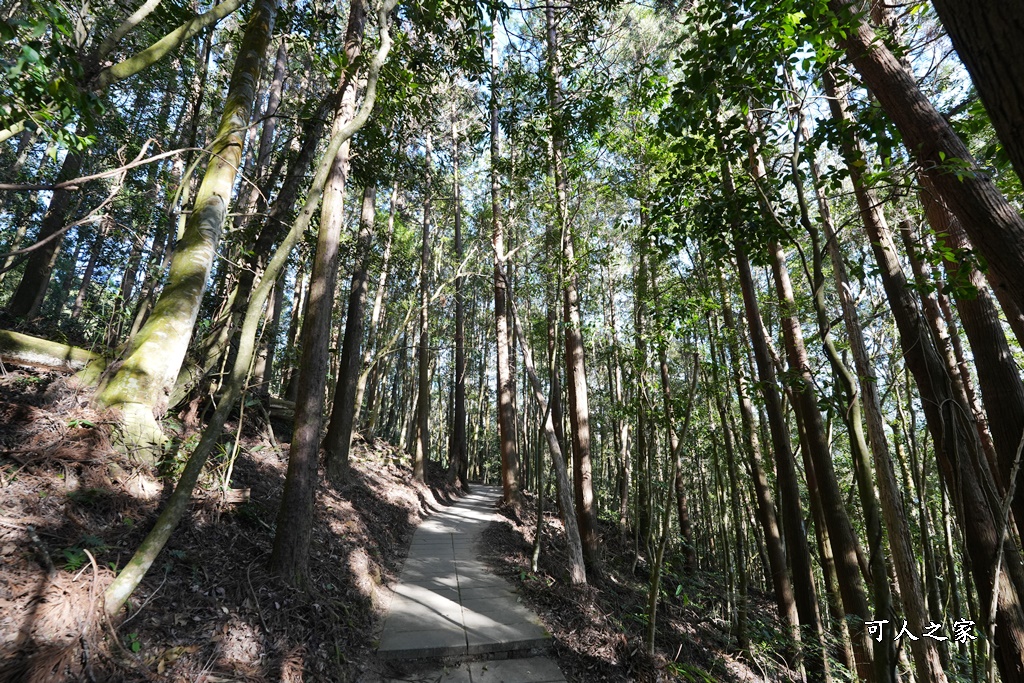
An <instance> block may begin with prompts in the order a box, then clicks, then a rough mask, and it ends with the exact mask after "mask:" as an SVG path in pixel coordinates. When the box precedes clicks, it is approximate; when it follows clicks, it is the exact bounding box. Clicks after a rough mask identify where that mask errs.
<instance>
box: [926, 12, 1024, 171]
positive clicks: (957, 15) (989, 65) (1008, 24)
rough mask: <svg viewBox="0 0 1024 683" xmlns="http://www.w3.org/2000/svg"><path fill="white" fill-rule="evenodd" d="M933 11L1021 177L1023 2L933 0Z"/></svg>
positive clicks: (1023, 148) (1023, 149)
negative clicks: (965, 68)
mask: <svg viewBox="0 0 1024 683" xmlns="http://www.w3.org/2000/svg"><path fill="white" fill-rule="evenodd" d="M935 11H936V12H938V14H939V18H940V19H942V25H943V27H944V28H945V29H946V33H947V34H948V35H949V39H950V41H952V43H953V47H955V48H956V52H957V54H958V55H959V56H960V61H962V62H963V63H964V66H966V67H967V71H968V72H969V73H970V74H971V80H972V81H973V82H974V87H975V88H977V90H978V96H979V97H981V101H982V103H984V105H985V109H986V110H987V111H988V116H989V119H991V121H992V127H993V128H995V131H996V135H998V136H999V140H1000V142H1002V143H1003V147H1004V148H1005V149H1006V152H1007V155H1008V156H1009V157H1010V161H1011V162H1012V163H1013V168H1014V170H1015V171H1016V172H1017V176H1018V177H1019V178H1020V179H1021V180H1022V181H1024V140H1022V138H1024V86H1022V84H1024V41H1021V39H1020V37H1021V35H1024V5H1022V4H1021V3H1019V2H1007V1H1006V0H974V2H970V3H963V2H955V1H954V0H935Z"/></svg>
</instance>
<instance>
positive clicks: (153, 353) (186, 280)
mask: <svg viewBox="0 0 1024 683" xmlns="http://www.w3.org/2000/svg"><path fill="white" fill-rule="evenodd" d="M250 12H251V14H250V18H249V21H248V24H247V25H246V29H245V34H244V35H243V38H242V45H241V46H240V48H239V52H238V57H237V59H236V61H235V66H234V69H233V71H232V73H231V82H230V84H229V85H228V94H227V98H226V101H225V106H224V111H223V113H222V115H221V119H220V125H219V126H218V129H217V138H216V140H215V141H214V143H213V146H212V155H213V156H212V157H211V160H210V163H209V165H208V166H207V169H206V174H205V176H204V177H203V182H202V184H201V185H200V187H199V192H198V194H197V195H196V200H195V204H194V207H193V211H192V214H191V216H190V217H189V219H188V222H187V224H186V228H185V233H184V235H183V236H182V238H181V240H180V241H179V243H178V245H177V247H176V250H175V253H174V257H173V259H172V261H171V272H170V275H169V277H168V282H167V286H166V287H165V288H164V290H163V292H162V293H161V295H160V298H159V299H158V300H157V302H156V304H155V306H154V308H153V313H152V314H151V315H150V317H149V319H148V320H147V321H146V324H145V325H144V326H143V328H142V329H141V330H140V331H139V334H138V336H137V337H136V338H135V340H134V342H133V344H132V346H131V349H130V350H129V352H128V354H127V357H126V358H125V360H124V363H123V364H122V365H121V367H120V369H119V370H118V371H117V374H115V375H114V376H113V377H112V378H111V380H110V381H109V382H108V383H107V385H106V387H104V388H103V389H102V391H101V392H100V393H99V394H98V395H97V397H96V400H97V402H98V403H99V404H100V405H102V406H105V407H111V408H118V409H120V410H121V411H122V413H123V415H124V420H125V427H126V429H125V432H126V437H127V439H128V441H129V442H137V443H139V444H140V445H143V446H149V445H157V444H162V442H163V434H162V432H161V430H160V427H159V425H157V424H156V421H155V416H156V415H160V414H162V413H163V411H164V410H166V408H167V405H166V403H167V398H168V396H169V395H170V391H171V388H172V386H173V384H174V381H175V380H176V379H177V376H178V370H179V369H180V368H181V364H182V362H183V361H184V359H185V352H186V350H187V349H188V343H189V339H190V338H191V336H192V330H193V327H194V326H195V321H196V317H197V316H198V314H199V307H200V304H201V303H202V298H203V293H204V292H205V291H206V283H207V280H208V279H209V275H210V269H211V267H212V266H213V261H214V258H215V256H216V253H217V247H218V244H219V242H220V234H221V228H222V226H223V223H224V219H225V217H226V216H227V212H228V206H229V202H230V197H231V191H232V186H233V184H234V181H235V176H236V173H237V169H238V166H239V163H240V161H241V154H242V142H243V138H242V135H243V131H244V130H246V129H247V128H248V124H249V114H250V112H251V110H252V106H253V100H254V98H255V94H256V93H255V90H256V84H257V83H258V82H259V74H260V66H261V64H262V61H263V56H264V54H265V53H266V50H267V45H268V44H269V42H270V35H271V32H272V29H273V25H274V18H275V17H276V14H277V0H259V1H258V2H257V3H256V4H254V5H253V7H252V10H251V11H250Z"/></svg>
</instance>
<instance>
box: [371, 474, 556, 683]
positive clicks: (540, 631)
mask: <svg viewBox="0 0 1024 683" xmlns="http://www.w3.org/2000/svg"><path fill="white" fill-rule="evenodd" d="M500 495H501V489H499V488H497V487H489V486H476V487H474V489H473V493H471V494H469V495H467V496H466V497H464V498H462V499H461V500H459V501H458V502H457V503H456V504H455V505H453V506H451V507H449V508H447V509H446V510H444V511H443V512H440V513H438V514H436V515H434V516H432V517H431V518H430V519H428V520H427V521H425V522H424V523H423V524H421V525H420V526H419V527H418V528H417V529H416V532H415V534H414V535H413V539H412V543H411V544H410V547H409V556H408V557H407V558H406V561H405V566H404V567H403V568H402V575H401V577H400V580H399V583H398V586H397V587H396V588H395V589H394V592H393V595H392V599H391V605H390V609H389V612H388V617H387V619H386V620H385V622H384V630H383V632H382V634H381V638H380V646H379V647H378V649H377V653H378V655H379V656H380V658H381V659H387V660H411V659H423V658H434V657H447V658H454V659H455V660H462V661H465V660H468V659H471V658H475V657H476V658H482V657H487V656H493V655H502V656H506V657H515V656H519V657H529V656H530V655H533V654H536V652H537V651H538V650H545V649H547V648H548V647H549V646H550V644H551V634H550V633H548V632H547V630H546V629H545V628H544V626H543V624H542V623H541V622H540V619H539V618H538V617H537V615H536V614H534V613H533V612H532V611H531V610H530V609H529V608H527V607H526V606H525V605H523V604H522V603H521V602H519V599H518V595H517V594H516V592H515V591H514V590H513V589H512V587H511V586H509V584H508V583H507V582H506V581H505V580H504V579H502V578H501V577H498V576H495V575H494V574H493V573H492V572H491V571H490V569H489V568H488V567H487V566H486V565H485V564H484V563H483V562H482V561H481V560H480V559H479V555H478V552H477V549H476V546H477V543H478V541H479V538H480V535H481V533H482V532H483V530H484V529H485V528H486V527H487V524H488V523H490V522H491V520H492V519H494V503H495V501H496V500H497V499H498V498H499V497H500ZM433 674H438V675H442V674H443V676H449V675H450V676H454V677H453V678H446V677H440V678H438V677H436V676H434V675H433ZM426 680H442V681H449V680H450V681H453V682H454V681H473V682H474V683H479V682H481V681H483V682H488V683H498V682H499V681H501V682H508V683H512V682H513V681H522V682H523V683H545V682H547V681H564V680H565V679H564V678H563V677H562V674H561V672H560V671H559V670H558V666H557V665H556V664H555V663H554V662H553V661H552V660H550V659H546V658H537V657H530V658H528V659H505V660H500V661H497V660H490V661H477V662H466V663H463V664H460V665H458V666H457V667H455V668H451V669H447V670H443V671H434V672H431V676H430V677H428V678H426Z"/></svg>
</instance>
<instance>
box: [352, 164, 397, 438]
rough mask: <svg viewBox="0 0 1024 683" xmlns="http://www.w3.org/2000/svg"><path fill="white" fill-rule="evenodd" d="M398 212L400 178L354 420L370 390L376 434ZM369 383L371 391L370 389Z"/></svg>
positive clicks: (369, 431) (370, 423) (370, 425)
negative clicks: (381, 331) (383, 324)
mask: <svg viewBox="0 0 1024 683" xmlns="http://www.w3.org/2000/svg"><path fill="white" fill-rule="evenodd" d="M397 213H398V181H395V183H394V184H393V185H392V187H391V201H390V208H389V210H388V228H387V235H388V236H387V241H386V242H385V243H384V255H383V256H382V257H381V266H380V277H379V278H378V280H377V293H376V294H375V295H374V297H373V312H372V313H371V314H370V329H369V330H368V331H367V333H366V350H365V351H364V352H363V363H362V365H363V371H362V373H360V375H359V383H358V384H357V385H356V398H355V411H356V412H355V415H354V416H353V420H354V421H355V422H356V423H358V422H359V413H360V410H361V409H362V405H363V394H364V392H365V393H366V407H367V410H368V412H369V419H368V420H367V421H366V436H367V438H368V439H370V438H372V437H373V434H374V431H375V430H376V428H377V415H378V412H379V411H378V405H379V397H380V392H379V391H378V387H379V385H380V368H381V363H379V362H378V360H380V359H377V360H375V359H374V357H373V354H374V353H375V352H376V351H377V331H378V328H379V327H380V316H381V312H382V311H383V310H384V295H385V294H386V293H387V284H388V268H389V267H390V265H391V244H392V242H393V241H394V238H395V215H396V214H397ZM367 386H369V391H367Z"/></svg>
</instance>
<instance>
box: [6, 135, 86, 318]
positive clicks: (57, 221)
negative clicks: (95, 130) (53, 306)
mask: <svg viewBox="0 0 1024 683" xmlns="http://www.w3.org/2000/svg"><path fill="white" fill-rule="evenodd" d="M82 161H83V157H82V154H81V153H78V152H72V151H69V152H68V153H67V155H66V156H65V157H64V163H63V165H61V169H60V173H58V174H57V179H56V181H55V182H57V183H63V182H66V181H68V180H72V179H73V178H77V177H78V174H79V172H80V171H81V170H82ZM73 196H74V192H72V191H71V190H54V192H53V195H52V196H51V197H50V205H49V207H48V208H47V209H46V214H45V215H44V216H43V222H42V224H41V225H40V226H39V233H38V234H37V235H36V237H35V242H36V243H37V244H38V243H39V242H42V241H43V240H45V239H49V241H48V242H47V243H46V244H45V245H43V246H41V247H39V248H38V249H36V250H35V251H33V252H31V253H30V254H29V257H28V259H27V261H26V263H25V270H24V272H23V274H22V276H21V281H20V282H19V283H18V287H17V288H16V289H15V290H14V294H12V295H11V299H10V301H8V302H7V313H8V314H9V315H11V316H13V317H15V318H30V319H31V318H34V317H35V316H36V315H37V314H38V313H39V308H40V307H41V306H42V305H43V299H44V298H45V297H46V288H47V287H48V286H49V284H50V276H51V275H52V274H53V266H54V264H55V263H56V261H57V256H58V255H59V254H60V246H61V244H63V243H64V235H63V234H60V235H58V233H59V232H60V230H61V229H62V228H63V227H64V226H65V225H66V224H67V222H68V212H69V210H70V208H71V198H72V197H73Z"/></svg>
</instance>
